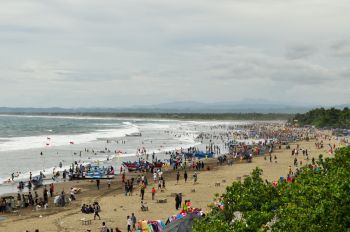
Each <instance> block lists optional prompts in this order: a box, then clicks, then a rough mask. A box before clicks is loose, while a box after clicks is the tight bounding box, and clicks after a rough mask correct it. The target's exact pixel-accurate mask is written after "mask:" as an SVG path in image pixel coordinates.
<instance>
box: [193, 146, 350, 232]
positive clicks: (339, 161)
mask: <svg viewBox="0 0 350 232" xmlns="http://www.w3.org/2000/svg"><path fill="white" fill-rule="evenodd" d="M317 163H318V166H319V168H317V169H316V170H315V169H312V168H309V167H304V168H303V171H302V172H301V173H300V174H299V175H298V176H297V177H296V178H295V179H294V182H293V183H289V182H280V183H279V184H278V186H277V187H273V186H272V184H271V183H266V182H264V181H263V180H262V178H261V173H262V170H261V169H259V168H256V169H255V170H254V171H253V173H252V174H251V176H249V177H247V178H246V179H245V180H244V181H243V183H241V182H234V183H233V184H232V185H231V186H228V187H227V189H226V192H225V193H224V194H223V195H222V196H221V199H220V200H221V201H222V202H223V204H224V209H223V210H222V209H219V208H218V207H215V206H213V207H212V211H211V212H210V213H209V214H208V215H207V216H206V218H205V219H204V220H201V221H198V222H196V223H195V225H194V231H198V232H199V231H201V232H202V231H264V230H265V229H266V226H265V225H267V224H270V229H271V230H272V231H349V230H350V179H349V176H350V148H349V147H348V148H342V149H338V150H337V151H336V154H335V157H334V158H327V159H323V158H322V156H321V155H320V158H319V161H318V162H317ZM238 212H239V213H238ZM238 214H241V216H242V218H239V217H238V216H237V215H238Z"/></svg>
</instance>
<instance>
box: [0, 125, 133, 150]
mask: <svg viewBox="0 0 350 232" xmlns="http://www.w3.org/2000/svg"><path fill="white" fill-rule="evenodd" d="M138 132H139V129H138V127H137V126H136V125H133V124H130V125H127V126H125V128H118V129H106V130H97V131H94V132H91V133H85V134H75V135H40V136H28V137H13V138H0V141H1V140H4V142H1V143H0V151H15V150H26V149H34V148H46V147H57V146H66V145H73V144H83V143H88V142H92V141H95V140H97V139H99V138H118V137H124V136H125V135H126V134H131V133H138Z"/></svg>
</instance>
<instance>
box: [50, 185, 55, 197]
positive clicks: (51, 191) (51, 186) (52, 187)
mask: <svg viewBox="0 0 350 232" xmlns="http://www.w3.org/2000/svg"><path fill="white" fill-rule="evenodd" d="M54 189H55V188H54V186H53V183H51V184H50V197H53V192H54Z"/></svg>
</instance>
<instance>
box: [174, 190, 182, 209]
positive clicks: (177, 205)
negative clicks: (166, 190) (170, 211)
mask: <svg viewBox="0 0 350 232" xmlns="http://www.w3.org/2000/svg"><path fill="white" fill-rule="evenodd" d="M180 205H181V203H180V196H179V194H176V196H175V209H176V210H179V207H180Z"/></svg>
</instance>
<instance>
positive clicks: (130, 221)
mask: <svg viewBox="0 0 350 232" xmlns="http://www.w3.org/2000/svg"><path fill="white" fill-rule="evenodd" d="M126 218H127V224H128V232H130V231H131V226H132V220H131V218H130V216H127V217H126Z"/></svg>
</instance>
